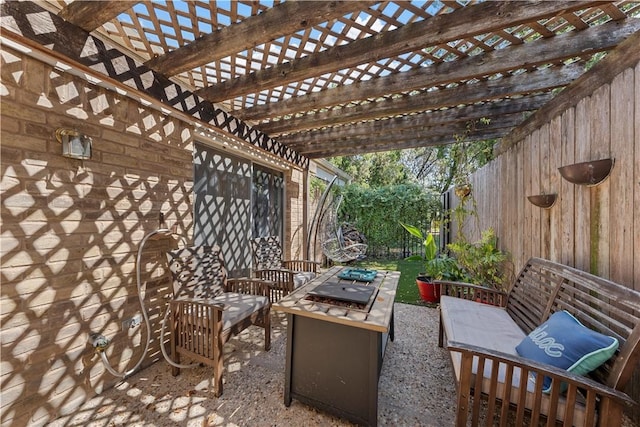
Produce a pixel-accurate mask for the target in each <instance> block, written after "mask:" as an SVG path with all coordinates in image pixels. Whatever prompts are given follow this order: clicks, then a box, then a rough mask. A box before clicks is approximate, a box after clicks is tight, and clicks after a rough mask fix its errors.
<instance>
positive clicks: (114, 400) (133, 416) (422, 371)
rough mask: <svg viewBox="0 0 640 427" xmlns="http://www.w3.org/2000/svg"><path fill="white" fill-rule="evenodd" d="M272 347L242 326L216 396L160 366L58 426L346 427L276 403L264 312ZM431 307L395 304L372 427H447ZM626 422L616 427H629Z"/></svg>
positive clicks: (442, 361)
mask: <svg viewBox="0 0 640 427" xmlns="http://www.w3.org/2000/svg"><path fill="white" fill-rule="evenodd" d="M272 316H273V317H272V346H271V350H270V351H269V352H265V351H264V350H263V337H264V334H263V330H262V329H260V328H257V327H250V328H248V329H247V330H245V331H244V332H243V333H242V334H240V336H238V337H235V338H233V339H232V340H230V341H229V342H228V343H227V344H226V345H225V370H224V381H225V383H224V393H223V395H222V396H221V397H220V398H215V397H214V396H213V393H212V392H210V390H213V387H212V384H211V383H210V378H211V369H210V368H208V367H198V368H195V369H184V370H182V372H181V374H180V375H179V376H178V377H173V376H172V375H171V369H170V366H169V365H168V364H167V363H164V361H161V362H158V363H155V364H153V365H152V366H150V367H148V368H146V369H144V370H142V371H140V372H138V373H137V374H135V375H133V376H132V377H130V378H128V379H127V380H126V381H124V382H122V383H120V384H118V385H116V386H115V387H113V388H111V389H109V390H107V391H105V392H103V393H102V394H101V395H99V396H96V397H95V398H93V399H91V400H89V401H88V402H86V403H85V404H84V405H83V406H82V407H81V408H80V409H79V410H78V411H77V412H76V413H75V414H74V415H73V416H66V417H62V418H59V419H57V420H55V421H54V422H52V423H51V424H50V425H51V426H55V427H63V426H64V427H66V426H91V427H98V426H100V427H103V426H127V427H129V426H198V427H206V426H252V427H253V426H296V427H297V426H351V425H352V424H351V423H349V422H346V421H344V420H342V419H339V418H336V417H333V416H331V415H328V414H326V413H324V412H320V411H318V410H316V409H314V408H311V407H309V406H306V405H304V404H302V403H300V402H298V401H296V400H295V399H294V400H293V403H292V404H291V406H290V407H288V408H287V407H285V406H284V403H283V390H284V369H285V348H286V322H285V318H284V316H283V315H282V314H281V313H272ZM437 343H438V311H437V309H435V308H430V307H424V306H414V305H407V304H398V303H396V304H395V341H393V342H390V343H389V344H388V346H387V349H386V354H385V358H384V363H383V366H382V372H381V377H380V383H379V394H378V425H380V426H427V427H429V426H434V427H441V426H452V425H453V424H454V420H455V394H456V393H455V391H456V388H455V384H454V381H453V372H452V369H451V364H450V361H449V357H448V354H447V352H446V350H443V349H442V348H439V347H438V345H437ZM629 421H630V420H629V419H626V420H625V422H624V423H623V426H625V427H628V426H632V423H630V422H629Z"/></svg>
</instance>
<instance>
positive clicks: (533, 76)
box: [303, 62, 584, 129]
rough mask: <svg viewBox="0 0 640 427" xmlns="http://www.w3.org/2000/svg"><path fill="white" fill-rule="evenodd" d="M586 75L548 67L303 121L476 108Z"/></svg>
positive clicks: (576, 68)
mask: <svg viewBox="0 0 640 427" xmlns="http://www.w3.org/2000/svg"><path fill="white" fill-rule="evenodd" d="M583 72H584V64H583V63H581V62H576V63H574V64H571V65H565V66H562V67H548V68H544V69H541V70H536V71H531V72H528V73H522V74H517V75H514V76H510V77H503V78H500V79H493V80H486V81H482V82H478V83H470V84H466V85H461V86H457V87H454V88H449V89H442V90H436V91H431V92H424V93H421V94H417V95H407V96H403V97H399V98H391V99H385V100H382V101H379V102H369V103H366V104H361V105H358V106H355V107H349V108H347V107H345V108H336V109H332V110H328V111H323V112H319V113H315V114H307V115H305V116H304V117H303V119H304V120H307V121H308V122H309V126H311V127H310V128H311V129H315V128H322V127H325V126H336V125H339V124H346V123H351V122H356V121H366V120H375V119H378V118H383V117H389V116H394V115H396V116H397V115H402V114H408V113H418V112H423V111H427V110H433V109H439V108H444V107H453V106H457V105H463V104H474V103H477V102H481V101H486V100H489V99H499V98H505V97H509V96H514V95H521V94H529V93H535V92H540V91H546V90H550V89H553V88H557V87H563V86H566V85H567V84H569V83H571V82H572V81H574V80H575V79H577V78H578V77H580V75H581V74H582V73H583Z"/></svg>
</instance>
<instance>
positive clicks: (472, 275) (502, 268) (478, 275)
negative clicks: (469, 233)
mask: <svg viewBox="0 0 640 427" xmlns="http://www.w3.org/2000/svg"><path fill="white" fill-rule="evenodd" d="M448 248H449V249H450V250H451V251H452V252H453V254H454V256H455V258H456V260H457V262H458V264H459V265H460V266H461V267H462V268H463V269H464V270H465V271H466V273H467V274H468V276H469V281H471V282H472V283H475V284H478V285H485V286H490V287H493V288H495V289H500V290H504V289H505V287H506V284H507V283H508V280H509V269H508V265H509V255H508V254H507V253H506V252H503V251H501V250H500V249H498V238H497V236H496V234H495V231H494V230H493V229H492V228H489V229H487V230H485V231H483V232H482V237H481V239H480V240H479V241H477V242H467V241H465V240H461V241H457V242H454V243H450V244H449V245H448Z"/></svg>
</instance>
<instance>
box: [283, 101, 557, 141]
mask: <svg viewBox="0 0 640 427" xmlns="http://www.w3.org/2000/svg"><path fill="white" fill-rule="evenodd" d="M549 99H551V96H550V95H548V94H541V95H534V96H531V97H522V98H518V99H514V100H511V99H507V100H500V101H498V102H487V103H482V104H475V105H468V106H463V107H457V108H449V109H445V110H439V111H430V112H425V113H420V114H414V115H410V116H403V117H397V118H392V119H381V120H373V121H369V122H364V123H354V124H349V125H344V126H336V127H328V128H323V129H318V130H315V131H309V132H298V133H294V134H289V135H284V136H281V137H279V138H278V141H280V142H281V143H283V144H285V145H287V146H289V147H292V148H293V147H297V146H300V145H302V144H311V143H316V144H317V143H324V142H332V141H340V140H345V139H352V138H358V137H363V136H364V137H369V138H370V137H372V136H376V135H380V134H384V133H393V132H398V131H404V130H409V129H421V130H428V129H433V128H434V127H436V126H443V125H448V124H455V123H460V122H469V121H477V120H480V119H489V120H493V121H496V120H497V121H499V120H501V117H508V116H512V115H514V114H516V115H518V116H520V118H521V120H523V119H524V117H525V116H526V115H525V114H524V113H526V112H528V111H533V110H536V109H538V108H540V107H541V106H542V105H544V103H546V102H547V101H548V100H549Z"/></svg>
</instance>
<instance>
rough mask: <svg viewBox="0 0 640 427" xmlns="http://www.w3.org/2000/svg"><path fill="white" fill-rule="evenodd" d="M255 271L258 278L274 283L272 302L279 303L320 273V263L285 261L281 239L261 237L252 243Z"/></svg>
mask: <svg viewBox="0 0 640 427" xmlns="http://www.w3.org/2000/svg"><path fill="white" fill-rule="evenodd" d="M251 250H252V253H253V269H254V270H253V271H254V275H255V276H256V277H257V278H260V279H262V280H267V281H270V282H273V283H274V287H273V288H272V289H271V295H270V296H271V300H272V301H277V300H279V299H280V298H282V297H283V296H285V295H287V294H289V293H290V292H291V291H293V290H294V289H295V288H297V287H299V286H302V285H303V284H305V283H307V282H308V281H310V280H311V279H313V278H314V277H315V276H316V275H317V273H318V266H319V265H320V263H319V262H315V261H308V260H283V259H282V258H283V256H282V246H281V245H280V239H279V238H278V237H276V236H268V237H259V238H257V239H254V240H252V241H251Z"/></svg>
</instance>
